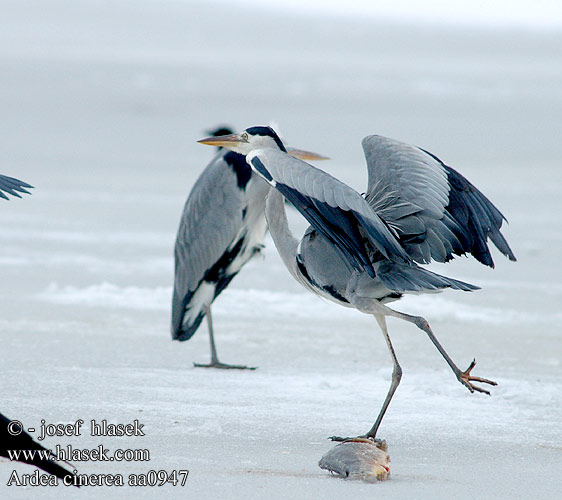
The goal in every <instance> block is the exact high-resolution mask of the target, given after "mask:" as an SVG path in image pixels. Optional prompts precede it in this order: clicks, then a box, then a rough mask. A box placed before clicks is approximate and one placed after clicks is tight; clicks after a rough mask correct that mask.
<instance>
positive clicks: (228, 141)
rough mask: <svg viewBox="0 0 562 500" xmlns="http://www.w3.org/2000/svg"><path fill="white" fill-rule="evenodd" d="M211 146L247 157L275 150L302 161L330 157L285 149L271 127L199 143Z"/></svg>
mask: <svg viewBox="0 0 562 500" xmlns="http://www.w3.org/2000/svg"><path fill="white" fill-rule="evenodd" d="M197 142H199V143H201V144H207V145H209V146H217V147H219V148H226V149H230V150H231V151H235V152H236V153H240V154H242V155H247V154H248V153H250V151H254V150H256V149H267V148H274V149H280V150H281V151H283V152H285V153H288V154H290V155H291V156H294V157H295V158H299V159H301V160H327V159H328V157H326V156H322V155H319V154H317V153H312V152H311V151H305V150H304V149H296V148H285V145H284V144H283V141H282V140H281V139H280V138H279V136H278V135H277V133H276V132H275V130H273V129H272V128H271V127H250V128H247V129H246V130H244V132H242V133H241V134H229V135H221V136H218V137H206V138H205V139H201V140H200V141H197Z"/></svg>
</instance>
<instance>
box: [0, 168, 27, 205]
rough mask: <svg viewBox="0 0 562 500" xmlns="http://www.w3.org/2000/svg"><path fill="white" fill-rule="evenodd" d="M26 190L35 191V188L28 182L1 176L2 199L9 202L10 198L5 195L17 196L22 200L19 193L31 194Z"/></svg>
mask: <svg viewBox="0 0 562 500" xmlns="http://www.w3.org/2000/svg"><path fill="white" fill-rule="evenodd" d="M25 188H29V189H33V186H31V185H29V184H28V183H27V182H23V181H20V180H18V179H14V178H13V177H8V176H7V175H2V174H0V198H4V199H5V200H8V199H9V198H8V197H7V196H6V194H5V193H7V194H10V195H12V196H17V197H18V198H21V196H20V194H19V193H25V194H30V192H29V191H27V190H26V189H25Z"/></svg>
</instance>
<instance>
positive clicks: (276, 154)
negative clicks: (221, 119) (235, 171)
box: [246, 149, 410, 276]
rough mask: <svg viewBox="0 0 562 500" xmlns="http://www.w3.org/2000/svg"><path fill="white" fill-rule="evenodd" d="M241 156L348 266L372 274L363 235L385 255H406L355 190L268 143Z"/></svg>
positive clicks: (397, 257)
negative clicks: (291, 205) (329, 244)
mask: <svg viewBox="0 0 562 500" xmlns="http://www.w3.org/2000/svg"><path fill="white" fill-rule="evenodd" d="M246 159H247V161H248V163H249V164H250V165H252V168H253V169H254V170H255V171H256V172H258V173H259V174H260V175H261V176H262V177H263V178H264V179H265V180H266V181H267V182H268V183H269V184H271V185H272V186H273V187H275V188H276V189H277V190H279V191H280V192H281V193H282V194H283V195H284V196H285V197H286V198H287V199H288V200H289V201H291V203H292V204H293V205H294V206H295V208H297V210H299V212H301V214H302V215H303V216H304V217H305V218H306V219H307V220H308V221H309V222H310V224H311V225H312V226H313V227H314V228H315V229H316V230H318V231H319V232H320V233H321V234H323V235H324V236H325V237H326V238H328V239H329V240H330V241H331V242H332V243H333V244H334V245H335V246H336V247H337V248H338V249H339V251H340V252H341V254H342V256H343V257H344V258H345V260H346V261H347V262H348V263H349V264H350V265H351V267H352V268H354V269H356V270H365V271H366V272H368V273H369V274H370V275H371V276H374V270H373V268H372V262H371V255H370V254H369V250H368V249H367V248H365V245H364V242H365V239H367V240H369V241H370V242H371V244H372V245H373V247H374V248H373V249H374V250H378V251H379V252H380V253H381V254H382V255H383V256H384V257H386V258H388V259H390V260H399V261H402V262H409V261H410V258H409V257H408V255H407V254H406V253H405V252H404V250H403V249H402V247H401V246H400V244H399V242H398V240H397V238H396V236H395V235H394V234H393V232H392V230H391V229H390V228H389V227H388V226H387V225H386V224H385V223H384V221H382V220H381V219H380V217H379V216H378V215H377V214H376V213H375V212H374V211H373V210H372V208H371V207H370V206H369V204H368V203H367V202H366V201H365V199H364V198H362V197H361V195H360V194H359V193H358V192H357V191H355V190H354V189H352V188H351V187H349V186H347V185H346V184H344V183H343V182H341V181H339V180H338V179H336V178H334V177H332V176H331V175H330V174H328V173H326V172H324V171H322V170H319V169H317V168H315V167H313V166H312V165H309V164H308V163H306V162H304V161H301V160H298V159H296V158H293V157H291V156H289V155H287V154H286V153H283V152H282V151H277V150H274V149H261V150H256V151H254V152H252V153H251V154H249V155H248V156H247V157H246Z"/></svg>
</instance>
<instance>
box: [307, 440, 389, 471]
mask: <svg viewBox="0 0 562 500" xmlns="http://www.w3.org/2000/svg"><path fill="white" fill-rule="evenodd" d="M387 450H388V446H387V444H386V441H383V440H381V439H376V440H374V441H373V440H372V439H368V438H353V439H349V440H347V441H343V442H342V443H339V444H338V445H336V446H334V447H333V448H332V449H331V450H330V451H328V453H326V454H325V455H324V456H323V457H322V458H321V459H320V462H318V465H319V466H320V468H321V469H325V470H329V471H330V472H331V473H332V474H337V475H339V476H341V477H344V478H347V479H361V480H363V481H368V482H375V481H385V480H386V479H388V477H389V475H390V457H389V456H388V453H387Z"/></svg>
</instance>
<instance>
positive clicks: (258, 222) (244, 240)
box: [171, 127, 325, 369]
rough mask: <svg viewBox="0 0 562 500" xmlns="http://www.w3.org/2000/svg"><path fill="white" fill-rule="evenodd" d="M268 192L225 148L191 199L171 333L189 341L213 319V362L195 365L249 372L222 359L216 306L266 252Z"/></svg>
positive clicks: (178, 257) (178, 258)
mask: <svg viewBox="0 0 562 500" xmlns="http://www.w3.org/2000/svg"><path fill="white" fill-rule="evenodd" d="M225 134H231V130H230V129H228V128H226V127H221V128H219V129H217V130H216V131H215V132H214V136H215V137H217V136H222V135H225ZM219 148H220V146H219ZM289 151H290V154H292V155H295V156H298V157H299V158H303V159H310V160H313V159H325V158H324V157H322V156H320V155H316V154H315V153H311V152H309V151H304V150H300V149H290V150H289ZM268 192H269V185H268V184H267V183H266V182H264V181H263V180H262V178H261V177H260V176H259V175H255V174H253V173H252V169H251V168H250V167H249V165H248V164H247V163H246V159H245V157H244V155H242V154H239V153H236V152H233V151H229V150H228V149H226V150H222V148H221V149H220V150H219V152H218V153H217V154H216V156H215V157H214V158H213V159H212V160H211V162H210V163H209V165H207V167H206V168H205V170H203V173H202V174H201V175H200V177H199V178H198V179H197V181H196V182H195V184H194V186H193V188H192V190H191V192H190V194H189V197H188V198H187V201H186V203H185V207H184V209H183V213H182V216H181V220H180V226H179V229H178V234H177V238H176V245H175V277H174V292H173V297H172V324H171V333H172V338H173V339H174V340H180V341H185V340H189V339H190V338H191V337H192V336H193V334H194V333H195V332H196V331H197V328H199V325H200V324H201V321H202V320H203V318H204V317H205V316H206V317H207V326H208V330H209V342H210V346H211V362H210V363H209V364H199V363H194V365H195V366H197V367H214V368H239V369H244V368H248V367H247V366H243V365H230V364H226V363H221V362H220V361H219V359H218V357H217V351H216V346H215V339H214V333H213V322H212V317H211V304H212V303H213V301H214V300H215V299H216V298H217V297H218V295H219V294H220V293H221V292H222V291H223V290H224V289H225V288H226V287H227V286H228V285H229V283H230V282H231V280H232V279H233V278H234V277H235V276H236V274H238V272H239V271H240V269H242V267H243V266H244V265H245V264H246V263H247V262H248V261H249V260H250V259H251V258H252V257H253V256H254V255H256V254H258V253H259V252H260V250H261V249H262V248H263V246H264V239H265V234H266V231H267V223H266V220H265V198H266V196H267V193H268ZM250 369H253V368H250Z"/></svg>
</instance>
